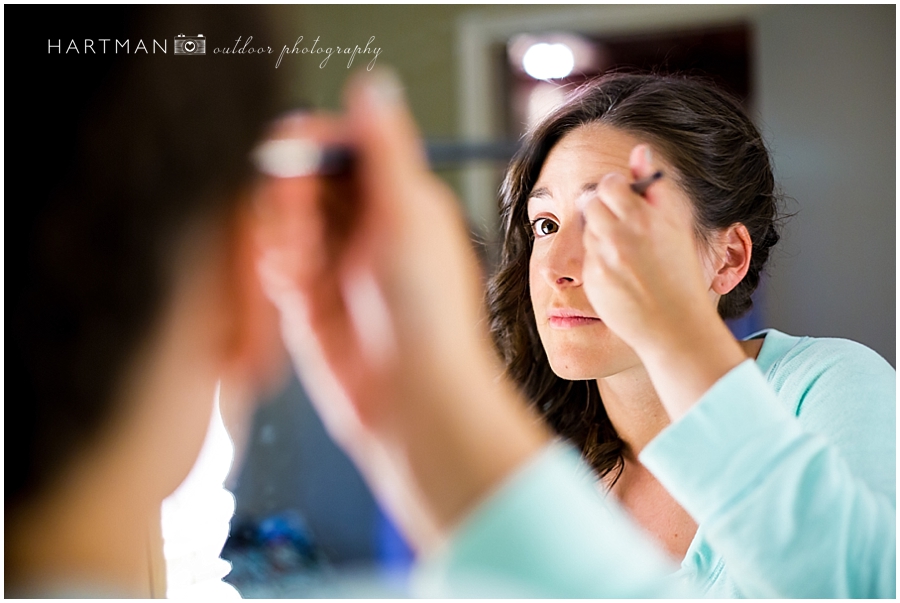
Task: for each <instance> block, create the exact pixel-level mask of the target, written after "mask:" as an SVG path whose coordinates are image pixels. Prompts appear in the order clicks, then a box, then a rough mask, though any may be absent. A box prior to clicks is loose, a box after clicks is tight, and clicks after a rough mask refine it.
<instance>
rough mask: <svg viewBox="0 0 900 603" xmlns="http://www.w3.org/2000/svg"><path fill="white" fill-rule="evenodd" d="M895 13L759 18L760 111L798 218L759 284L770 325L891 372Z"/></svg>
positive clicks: (811, 11)
mask: <svg viewBox="0 0 900 603" xmlns="http://www.w3.org/2000/svg"><path fill="white" fill-rule="evenodd" d="M895 36H896V32H895V7H894V6H893V5H890V6H887V5H882V6H781V7H778V8H777V9H773V10H771V11H770V12H767V13H764V14H762V15H760V17H759V18H758V20H757V47H758V53H759V54H758V68H757V81H756V88H757V103H758V107H759V111H760V115H761V118H762V126H763V128H764V134H765V135H766V137H767V138H768V140H769V141H770V142H771V146H772V150H773V154H774V159H775V168H776V177H777V179H778V181H779V182H780V183H781V184H782V186H783V189H784V192H785V193H786V194H787V195H788V196H790V197H792V198H793V199H794V200H795V201H794V202H793V203H792V204H791V205H790V206H789V209H790V210H792V211H795V212H797V213H796V216H794V217H793V218H792V219H791V220H790V221H789V223H788V224H787V227H786V229H785V236H784V239H783V241H782V243H781V244H780V250H779V251H778V252H777V253H776V254H775V256H774V258H773V260H774V261H773V265H772V269H771V276H770V278H769V280H768V282H767V286H766V295H765V307H764V316H765V318H766V322H767V323H768V324H769V325H771V326H774V327H776V328H779V329H782V330H785V331H788V332H792V333H802V334H815V335H829V336H839V337H848V338H851V339H855V340H858V341H861V342H863V343H865V344H867V345H869V346H870V347H872V348H874V349H875V350H877V351H878V352H879V353H881V354H882V355H883V356H885V358H887V359H888V360H889V361H890V362H891V364H894V365H895V366H896V264H895V258H896V114H895V109H896V99H895V85H896V65H895V53H896V46H895Z"/></svg>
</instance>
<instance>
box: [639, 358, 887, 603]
mask: <svg viewBox="0 0 900 603" xmlns="http://www.w3.org/2000/svg"><path fill="white" fill-rule="evenodd" d="M840 366H841V364H840V363H837V364H834V365H832V366H829V367H827V368H825V369H823V370H822V372H821V373H818V374H815V375H812V376H811V377H810V379H809V380H808V387H807V388H806V390H805V391H806V396H805V399H804V400H803V401H802V404H803V405H816V406H818V407H819V410H818V411H817V413H818V414H819V415H821V416H827V415H828V412H829V411H828V409H829V407H830V408H831V409H832V410H833V411H835V412H836V411H837V409H838V408H842V407H843V408H844V409H846V407H848V406H852V405H853V404H859V400H858V398H856V397H854V396H848V392H851V391H852V392H855V396H859V395H860V393H863V395H865V392H869V393H870V394H872V395H878V396H881V397H882V399H881V400H880V401H879V403H880V404H882V405H884V404H889V405H890V406H891V407H893V406H895V404H896V402H895V393H894V392H895V389H894V388H895V377H894V373H893V371H892V370H890V371H887V372H884V371H882V372H881V373H879V375H878V376H872V375H866V376H865V379H860V378H859V377H858V374H857V373H854V372H852V371H851V372H849V373H848V374H841V373H840V371H841V369H840ZM835 367H838V368H835ZM827 372H830V375H829V376H828V378H827V379H826V380H825V381H831V382H833V383H839V384H840V386H834V387H830V388H821V387H820V388H814V387H813V385H814V384H815V383H816V382H817V381H818V382H825V381H822V380H823V377H824V375H825V373H827ZM873 379H874V380H875V381H877V383H873ZM863 381H866V382H863ZM814 389H815V390H817V391H813V390H814ZM885 396H888V399H887V400H885V399H884V397H885ZM840 416H842V417H844V418H843V419H842V420H843V421H849V422H852V423H855V425H853V426H852V429H850V430H849V431H847V430H845V432H846V433H850V432H854V431H855V432H856V433H862V434H865V433H866V425H868V426H869V427H870V431H871V436H872V437H876V438H879V439H883V438H884V434H885V433H888V434H890V437H892V438H894V437H895V436H894V435H893V434H894V429H895V426H894V424H893V423H891V424H889V425H876V424H874V421H872V418H871V417H870V416H868V413H866V412H865V407H864V406H863V407H861V408H860V407H858V409H857V411H856V412H855V413H849V414H848V413H846V412H844V413H843V414H841V415H840ZM891 416H893V411H892V412H891ZM877 420H879V419H878V418H876V421H877ZM832 427H833V429H835V430H836V431H840V429H837V428H834V426H832ZM826 431H827V430H826ZM834 436H835V433H825V434H822V433H812V432H810V431H809V430H808V429H807V428H806V427H805V426H804V425H802V424H801V421H799V420H797V418H796V417H795V416H792V415H791V414H790V413H789V412H788V411H787V410H786V409H785V408H784V407H783V405H782V404H781V403H780V402H779V400H778V399H777V397H776V394H775V392H774V391H773V389H772V387H771V386H770V385H769V383H768V382H767V381H766V379H765V378H764V377H763V375H762V373H761V372H760V370H759V368H758V367H757V366H756V364H755V363H754V362H753V361H751V360H748V361H746V362H744V363H742V364H741V365H739V366H738V367H736V368H734V369H733V370H732V371H730V372H729V373H728V374H727V375H725V376H724V377H722V379H720V380H719V381H718V382H717V383H716V384H715V385H714V386H713V387H712V388H711V389H710V390H709V391H708V392H707V393H706V394H705V395H704V396H703V398H702V399H701V400H700V401H698V403H697V404H696V405H695V406H694V408H692V409H691V410H690V411H689V412H688V413H687V414H686V415H685V416H684V417H682V419H681V420H680V421H678V422H677V423H675V424H673V425H670V426H669V427H667V428H666V429H665V430H663V432H662V433H660V434H659V435H658V436H657V437H656V438H655V439H654V440H653V441H652V442H651V443H650V444H649V445H648V446H647V447H646V448H645V449H644V450H643V452H642V453H641V456H640V460H641V462H642V463H643V464H644V465H645V466H646V467H647V468H648V469H649V470H650V471H651V472H652V473H653V474H654V475H655V476H656V477H657V479H659V481H660V482H661V483H662V484H663V486H665V487H666V489H667V490H668V491H669V492H670V493H671V494H672V495H673V496H674V497H675V499H676V500H678V502H679V503H680V504H681V505H682V506H683V507H684V508H685V509H686V510H687V511H688V512H689V513H690V514H691V515H692V516H693V517H694V519H695V520H696V521H697V522H698V523H701V524H703V525H704V528H705V535H706V538H707V539H708V541H709V542H710V544H711V545H712V546H713V548H714V549H715V550H716V551H718V552H719V553H720V554H721V555H722V556H723V558H724V559H725V561H726V564H727V566H728V568H729V573H730V575H731V576H732V578H733V580H734V581H735V583H736V584H737V585H738V586H739V587H740V588H741V589H742V591H743V593H744V594H745V595H747V596H749V597H842V598H845V597H854V598H855V597H863V598H876V597H894V596H895V593H896V510H895V503H894V499H893V496H892V494H889V493H886V492H885V491H884V489H879V488H876V487H873V485H872V483H871V482H870V481H866V480H864V479H863V478H861V477H860V476H859V475H857V473H855V472H854V471H853V470H851V467H850V465H849V464H848V462H847V459H845V457H844V453H843V451H844V450H846V449H847V447H848V446H849V447H851V448H852V444H851V443H850V442H848V441H846V439H843V440H842V441H841V443H840V447H839V446H838V445H837V444H836V443H834V442H833V441H830V440H829V438H832V437H834ZM889 460H890V466H891V467H893V466H894V465H893V462H894V459H893V458H891V459H889ZM868 462H869V463H879V462H880V459H878V458H871V459H868ZM885 462H887V459H885Z"/></svg>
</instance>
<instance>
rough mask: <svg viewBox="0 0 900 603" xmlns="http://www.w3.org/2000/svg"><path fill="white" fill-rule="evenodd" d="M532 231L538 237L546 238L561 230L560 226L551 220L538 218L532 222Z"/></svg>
mask: <svg viewBox="0 0 900 603" xmlns="http://www.w3.org/2000/svg"><path fill="white" fill-rule="evenodd" d="M531 230H532V231H534V236H536V237H546V236H547V235H548V234H553V233H554V232H556V231H557V230H559V224H557V223H556V222H554V221H553V220H551V219H550V218H538V219H537V220H532V221H531Z"/></svg>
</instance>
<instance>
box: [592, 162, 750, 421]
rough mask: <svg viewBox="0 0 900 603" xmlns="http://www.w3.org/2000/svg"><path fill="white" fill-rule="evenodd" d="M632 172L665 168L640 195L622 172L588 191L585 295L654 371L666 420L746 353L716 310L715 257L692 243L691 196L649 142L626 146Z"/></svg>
mask: <svg viewBox="0 0 900 603" xmlns="http://www.w3.org/2000/svg"><path fill="white" fill-rule="evenodd" d="M629 163H630V166H631V170H632V175H633V176H634V178H635V179H641V178H645V177H648V176H650V175H652V174H653V173H655V172H656V171H657V170H661V171H662V172H663V173H664V174H665V176H664V177H663V178H662V179H660V180H658V181H657V182H654V183H653V184H652V185H651V186H650V187H649V189H647V191H646V193H645V195H644V196H641V195H638V194H637V193H635V192H634V191H633V190H632V189H631V186H630V182H629V181H628V179H627V178H625V177H624V176H622V175H621V174H616V173H613V174H609V175H607V176H606V177H605V178H604V179H603V180H602V181H601V182H600V184H599V186H598V187H597V190H596V192H595V193H593V194H591V196H590V197H585V198H583V199H582V200H581V201H582V202H583V212H584V217H585V231H584V246H585V259H584V266H583V274H584V288H585V293H586V295H587V297H588V300H589V301H590V302H591V305H592V306H593V307H594V310H595V311H596V312H597V314H598V316H600V317H601V318H602V319H603V321H604V322H606V324H607V325H608V326H609V328H610V329H611V330H612V331H613V332H614V333H616V334H617V335H618V336H619V337H621V338H622V339H623V340H624V341H625V342H626V343H627V344H628V345H630V346H631V347H632V348H633V349H634V350H635V352H636V353H637V354H638V356H639V357H640V358H641V360H642V361H643V362H644V365H645V367H646V368H647V370H648V372H649V373H650V377H651V379H652V380H653V382H654V385H655V386H656V389H657V392H658V393H659V395H660V398H661V399H662V401H663V404H664V405H665V406H666V409H667V411H668V412H669V415H670V418H671V419H672V420H675V419H677V418H678V417H680V416H681V415H682V414H683V413H684V412H686V410H687V409H688V408H690V406H691V405H693V403H694V402H695V401H696V400H697V399H699V397H700V396H702V394H703V393H704V392H705V391H706V390H707V389H709V387H711V386H712V384H713V383H715V381H716V380H718V379H719V378H720V377H721V376H723V375H724V374H725V373H727V372H728V371H729V370H730V369H732V368H734V367H735V366H737V365H738V364H739V363H740V362H741V361H743V360H744V359H745V358H746V356H745V355H744V354H743V351H742V350H741V348H740V346H739V345H738V343H737V342H736V341H735V340H734V338H733V337H732V336H731V333H730V332H729V331H728V328H727V327H726V326H725V324H724V322H723V321H722V320H721V318H720V317H719V316H718V313H717V312H716V305H715V301H716V299H717V297H716V296H715V294H713V293H712V291H711V289H710V286H711V282H712V280H713V278H714V276H715V275H714V274H708V273H709V272H714V271H715V267H714V266H713V265H712V262H711V261H710V260H711V259H710V258H708V257H706V256H705V255H704V251H705V250H703V251H701V248H700V246H698V244H697V242H696V239H695V236H694V232H695V226H694V218H693V214H692V211H691V202H690V200H689V199H688V198H687V196H686V195H685V193H684V192H683V191H682V189H681V188H680V187H679V186H678V184H677V183H676V182H675V181H674V180H673V178H672V175H673V174H674V171H673V170H672V168H671V167H669V166H667V165H664V164H662V163H661V162H655V161H654V159H653V156H652V153H651V151H650V148H649V146H647V145H638V146H637V147H635V148H634V149H633V150H632V153H631V156H630V159H629Z"/></svg>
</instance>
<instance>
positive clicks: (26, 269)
mask: <svg viewBox="0 0 900 603" xmlns="http://www.w3.org/2000/svg"><path fill="white" fill-rule="evenodd" d="M6 15H7V18H8V19H9V21H8V22H9V23H15V24H17V26H15V27H11V28H7V33H11V32H10V30H12V33H11V35H12V38H11V39H10V40H8V43H9V45H10V47H11V48H12V47H14V48H19V49H20V50H21V53H20V54H21V56H20V57H19V58H20V59H23V57H28V58H29V59H30V60H29V61H25V60H17V61H13V62H11V63H8V64H7V71H6V76H7V84H8V85H9V87H10V88H11V89H14V90H15V91H16V93H15V94H13V95H9V96H8V97H7V104H6V116H7V123H10V120H11V119H14V120H15V121H16V122H17V123H21V124H25V125H24V126H23V128H24V133H25V134H26V135H24V136H18V137H16V136H14V140H15V144H14V146H13V147H10V146H9V145H7V150H8V152H7V154H6V174H7V180H6V185H5V186H6V193H7V199H10V200H11V203H12V208H10V205H9V204H8V205H7V217H8V218H9V217H10V216H14V219H13V220H12V223H13V224H14V225H15V226H13V227H11V228H9V229H7V236H8V238H7V246H6V249H7V256H6V258H7V259H6V279H7V280H6V285H7V289H6V290H7V292H8V297H7V300H6V308H7V325H8V326H9V331H8V332H7V333H8V338H7V340H6V342H5V346H6V347H5V349H6V365H5V366H6V384H5V388H6V394H7V401H8V403H7V404H6V411H5V412H6V425H7V439H6V441H7V448H6V481H5V484H6V502H7V511H9V508H10V505H11V504H18V503H20V502H22V501H23V500H26V499H30V498H31V497H34V496H36V495H37V494H39V493H40V492H41V491H42V489H43V488H45V487H46V486H47V485H48V483H49V482H51V480H52V479H54V477H55V476H57V475H59V474H61V473H62V472H63V471H64V469H65V468H66V467H67V464H68V463H69V462H70V461H71V460H72V458H73V457H75V456H76V455H77V454H78V453H80V452H81V450H82V449H83V448H84V447H85V445H86V444H87V443H89V442H91V441H92V440H93V439H94V438H95V437H96V435H97V434H98V433H99V432H100V431H101V430H102V429H103V428H104V427H105V426H106V425H107V423H108V422H109V421H110V419H111V417H113V416H114V414H115V412H117V410H118V409H117V408H116V404H115V400H113V390H114V387H115V385H116V380H117V379H118V378H120V377H121V374H122V372H123V371H124V368H125V367H126V366H127V364H128V363H129V362H130V361H131V359H132V358H133V356H134V354H135V352H136V350H137V348H138V346H139V344H140V343H141V342H142V341H144V339H145V338H146V336H147V335H148V333H150V332H151V329H152V328H153V326H154V321H155V320H156V319H157V317H158V316H159V315H160V314H161V310H162V308H163V304H164V302H165V300H166V299H167V296H168V295H169V291H170V286H171V282H170V281H171V277H172V274H173V268H174V266H175V265H176V264H177V262H178V260H179V258H177V257H175V254H174V253H173V249H174V248H175V244H176V243H177V242H179V240H180V239H181V238H182V237H183V236H184V233H185V231H186V228H187V227H188V225H189V224H191V223H192V222H193V221H195V220H198V219H202V220H224V219H225V216H226V215H228V212H229V211H230V210H231V209H233V208H234V207H235V206H236V203H237V199H238V197H239V192H240V191H241V189H243V188H244V187H246V186H248V183H249V178H250V177H251V176H252V168H251V165H250V161H249V160H248V156H249V153H250V151H251V149H252V147H253V145H254V144H255V143H256V142H258V141H259V139H260V137H261V136H262V134H263V132H264V129H265V127H266V126H267V125H268V124H269V122H270V120H271V119H272V118H273V117H275V116H276V115H277V113H278V112H279V111H280V109H281V108H282V101H283V99H284V96H283V94H282V92H281V90H282V74H281V73H280V72H278V71H276V70H275V68H274V64H273V62H272V60H271V59H270V58H269V57H265V56H263V57H258V56H257V55H250V56H238V55H227V56H226V55H221V54H216V53H214V52H213V48H212V47H210V48H207V49H206V52H207V54H206V56H197V57H183V56H175V55H174V53H173V51H174V49H173V39H174V37H175V36H176V35H178V34H182V33H183V34H186V35H192V36H196V35H197V34H203V35H205V36H206V38H207V39H208V40H209V42H210V44H216V45H221V46H227V45H230V44H231V43H233V41H234V40H235V39H237V37H238V36H244V37H246V36H249V35H253V36H254V39H256V40H263V41H268V40H267V37H266V28H267V27H268V26H267V25H266V23H265V18H264V15H262V14H260V13H259V11H257V10H256V9H248V8H246V7H232V6H224V7H223V6H179V7H173V6H168V7H167V6H150V7H135V6H128V7H115V6H114V7H108V6H95V7H84V6H77V7H56V8H53V9H52V10H47V9H45V8H38V9H37V10H33V8H32V7H24V6H16V7H10V10H8V11H6ZM29 23H30V24H32V25H35V24H38V25H39V27H38V28H37V29H36V28H35V27H31V26H29ZM100 39H107V41H109V40H117V41H121V42H122V43H123V44H124V43H125V41H126V40H127V41H128V43H129V47H128V50H125V49H124V48H116V47H115V46H114V44H115V42H110V43H109V44H107V46H105V47H104V46H101V43H100V41H99V40H100ZM85 40H88V41H90V40H94V41H95V44H94V48H93V50H86V49H85V44H86V42H84V41H85ZM153 40H157V41H159V44H160V45H162V44H164V43H165V45H166V47H167V52H165V53H163V52H160V51H158V50H159V49H156V48H155V47H154V43H153ZM140 41H142V42H143V43H144V45H146V47H147V49H148V52H140V51H138V50H137V45H138V43H139V42H140ZM269 43H271V41H269ZM70 44H71V45H72V46H73V47H77V50H70V49H69V48H68V47H69V45H70ZM48 46H49V49H48ZM54 46H59V49H56V48H54ZM154 50H157V52H154ZM51 103H52V104H51ZM8 142H9V140H8ZM10 319H12V320H10ZM11 430H14V432H15V436H14V437H10V436H11V434H10V431H11ZM11 443H12V444H11ZM11 446H12V447H11ZM7 517H9V515H7Z"/></svg>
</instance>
